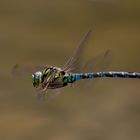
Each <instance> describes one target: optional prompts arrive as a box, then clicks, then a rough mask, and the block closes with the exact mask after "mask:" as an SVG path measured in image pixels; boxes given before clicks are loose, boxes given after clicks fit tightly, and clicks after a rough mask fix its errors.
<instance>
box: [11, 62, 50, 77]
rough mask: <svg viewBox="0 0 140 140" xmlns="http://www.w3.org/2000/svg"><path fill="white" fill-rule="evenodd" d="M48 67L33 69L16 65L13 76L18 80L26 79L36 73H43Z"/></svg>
mask: <svg viewBox="0 0 140 140" xmlns="http://www.w3.org/2000/svg"><path fill="white" fill-rule="evenodd" d="M47 67H48V66H47V65H46V66H35V67H32V66H24V65H19V64H16V65H14V66H13V68H12V70H11V74H12V75H13V76H14V77H17V78H20V79H26V78H28V77H31V75H32V74H34V73H35V72H36V71H43V69H45V68H47Z"/></svg>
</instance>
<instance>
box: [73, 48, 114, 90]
mask: <svg viewBox="0 0 140 140" xmlns="http://www.w3.org/2000/svg"><path fill="white" fill-rule="evenodd" d="M111 60H112V53H111V51H110V50H107V51H105V52H103V53H101V54H99V55H97V56H96V57H94V58H92V59H90V60H89V61H88V62H87V63H86V64H85V65H84V66H83V68H82V69H81V73H89V72H99V71H106V70H107V69H108V68H109V67H110V65H111ZM97 80H98V79H87V80H81V81H80V82H77V83H75V85H76V86H78V87H79V89H80V90H81V88H82V90H87V89H90V88H92V87H93V85H94V83H95V82H96V81H97Z"/></svg>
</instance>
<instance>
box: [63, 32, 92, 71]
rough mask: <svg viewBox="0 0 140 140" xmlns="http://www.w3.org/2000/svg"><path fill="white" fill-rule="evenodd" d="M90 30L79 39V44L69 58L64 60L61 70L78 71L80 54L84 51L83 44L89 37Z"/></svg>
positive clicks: (84, 44)
mask: <svg viewBox="0 0 140 140" xmlns="http://www.w3.org/2000/svg"><path fill="white" fill-rule="evenodd" d="M91 34H92V30H89V31H88V32H87V33H86V34H85V36H84V37H83V39H82V40H81V41H80V44H79V46H78V47H77V48H76V50H75V51H74V53H73V55H72V56H71V57H70V59H69V60H68V61H67V62H66V64H65V65H64V66H63V68H62V70H64V71H66V72H79V68H80V67H81V59H82V54H83V52H84V49H85V46H86V44H87V42H88V40H89V38H90V37H91Z"/></svg>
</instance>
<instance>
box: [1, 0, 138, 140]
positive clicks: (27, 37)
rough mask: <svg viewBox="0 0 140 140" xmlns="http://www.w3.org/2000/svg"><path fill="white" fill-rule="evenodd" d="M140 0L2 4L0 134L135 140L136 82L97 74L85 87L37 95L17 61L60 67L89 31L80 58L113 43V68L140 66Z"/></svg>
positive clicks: (5, 137)
mask: <svg viewBox="0 0 140 140" xmlns="http://www.w3.org/2000/svg"><path fill="white" fill-rule="evenodd" d="M139 17H140V2H139V1H136V0H134V1H132V0H131V1H130V0H128V1H124V0H122V1H120V0H119V1H116V0H112V1H111V0H110V1H109V0H106V1H105V0H96V1H95V0H93V1H92V0H71V1H67V0H59V1H51V0H40V1H39V0H35V1H33V0H28V1H27V0H24V1H18V0H14V1H8V0H6V1H1V2H0V63H1V68H0V139H2V140H31V139H33V140H44V139H47V140H85V139H86V140H93V139H98V140H112V139H113V140H138V139H140V133H139V130H140V119H139V118H140V81H139V80H131V79H123V80H122V79H102V80H98V82H97V83H95V84H94V86H93V88H92V89H91V90H88V91H87V92H85V91H84V92H83V91H79V90H78V89H76V88H74V87H67V88H64V90H62V94H61V95H60V96H59V97H58V98H57V99H55V100H54V101H53V102H50V103H46V102H43V103H40V102H38V101H37V99H36V97H35V95H36V92H35V91H34V88H33V87H32V85H31V81H30V79H25V80H18V79H16V78H13V77H12V76H11V74H10V71H11V68H12V67H13V65H14V64H16V63H20V64H24V65H34V66H35V65H42V64H51V65H56V66H62V65H63V64H64V63H65V61H66V60H67V58H68V57H69V56H70V55H71V54H72V51H73V50H74V48H75V47H76V46H77V45H78V43H79V41H80V39H81V38H82V36H83V35H84V34H85V33H86V32H87V31H88V30H89V29H90V28H92V29H93V32H94V34H93V38H92V39H91V40H90V41H89V44H88V45H87V50H86V52H85V57H86V58H87V59H88V58H91V57H92V56H96V55H97V54H99V53H100V52H103V51H105V50H107V49H110V50H111V51H112V54H113V59H112V65H111V70H118V71H137V72H140V65H139V58H140V56H139V54H140V18H139Z"/></svg>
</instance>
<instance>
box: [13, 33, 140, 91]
mask: <svg viewBox="0 0 140 140" xmlns="http://www.w3.org/2000/svg"><path fill="white" fill-rule="evenodd" d="M91 34H92V30H89V31H88V32H87V33H86V34H85V36H84V37H83V39H82V40H81V42H80V44H79V46H78V47H77V48H76V49H75V50H74V53H73V54H72V56H71V57H70V58H69V59H68V61H67V62H66V63H65V65H64V66H63V67H56V66H48V65H46V66H43V67H36V69H37V71H35V72H34V73H32V74H31V78H32V85H33V87H35V88H37V89H39V91H40V92H41V93H44V92H45V93H46V92H47V91H48V90H54V89H61V88H63V87H66V86H68V85H71V84H73V83H75V82H77V81H79V80H84V79H95V78H138V79H139V78H140V73H138V72H119V71H97V70H98V68H96V67H97V66H98V63H100V67H101V68H100V69H106V65H104V62H105V60H107V59H110V51H109V50H107V51H105V53H102V54H101V55H99V56H97V57H95V58H93V59H91V60H90V61H89V62H88V63H86V64H85V65H84V66H82V63H81V58H82V55H83V52H84V50H85V48H86V47H85V46H86V44H87V42H88V40H89V38H90V37H91ZM89 66H90V67H91V69H92V68H93V69H95V71H94V72H92V71H91V72H84V70H85V69H86V70H88V68H89ZM18 69H19V65H18V64H16V65H15V66H14V67H13V69H12V73H13V74H14V75H17V70H18ZM82 71H83V72H82ZM23 72H25V69H24V70H23ZM19 75H20V73H19Z"/></svg>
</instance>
